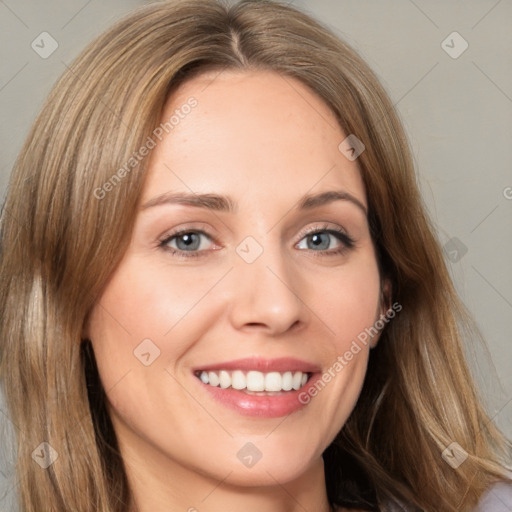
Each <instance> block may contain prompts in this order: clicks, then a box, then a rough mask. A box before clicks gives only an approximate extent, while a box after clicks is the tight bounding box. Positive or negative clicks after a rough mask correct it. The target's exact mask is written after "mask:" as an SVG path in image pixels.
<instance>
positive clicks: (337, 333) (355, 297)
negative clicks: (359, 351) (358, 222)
mask: <svg viewBox="0 0 512 512" xmlns="http://www.w3.org/2000/svg"><path fill="white" fill-rule="evenodd" d="M327 277H328V279H327V278H324V279H322V280H321V281H317V284H318V285H320V284H321V285H322V286H321V288H320V287H319V286H317V287H316V291H315V292H314V295H313V296H314V297H315V308H316V309H315V311H319V312H320V315H319V316H320V317H321V319H322V320H323V321H324V322H325V324H326V325H327V326H328V327H329V329H330V330H331V332H333V336H334V340H335V344H336V350H337V352H338V353H342V351H344V350H346V347H347V346H348V345H350V343H351V341H352V340H354V339H356V338H357V336H358V335H360V334H361V333H363V332H365V329H366V328H369V327H371V326H372V325H373V324H374V322H375V320H376V318H377V316H378V313H379V299H380V276H379V271H378V266H377V262H376V260H375V257H374V256H373V251H368V252H367V253H364V254H363V255H361V256H360V257H359V258H358V259H357V260H356V259H354V261H353V262H351V263H350V264H347V265H346V266H343V267H340V268H339V269H338V270H337V271H336V272H333V273H331V274H329V275H328V276H327ZM313 289H315V288H313Z"/></svg>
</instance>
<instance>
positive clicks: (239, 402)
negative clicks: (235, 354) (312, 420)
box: [194, 373, 321, 418]
mask: <svg viewBox="0 0 512 512" xmlns="http://www.w3.org/2000/svg"><path fill="white" fill-rule="evenodd" d="M319 378H321V374H320V373H313V374H312V375H311V377H310V378H309V380H308V381H307V382H306V384H305V385H304V386H303V387H302V388H300V389H299V390H292V391H282V392H281V394H279V395H278V394H275V395H249V394H248V393H245V392H244V391H239V390H237V389H233V388H225V389H223V388H220V387H218V386H210V385H209V384H205V383H204V382H202V381H201V380H200V379H198V378H197V377H196V376H194V379H196V380H197V382H198V383H199V384H200V385H201V386H202V387H203V388H204V390H205V391H207V392H208V393H210V395H211V396H212V397H213V398H214V399H215V400H217V401H218V402H220V403H221V404H223V405H225V406H226V407H229V408H231V409H234V410H235V411H237V412H239V413H240V414H243V415H245V416H256V417H260V418H279V417H281V416H288V415H289V414H292V413H293V412H296V411H298V410H300V409H302V408H304V407H305V406H306V405H307V404H308V403H309V400H310V399H311V397H310V396H309V395H308V397H307V398H308V399H309V400H308V402H307V403H302V402H301V401H300V400H299V396H304V393H306V394H307V390H308V389H309V387H310V386H311V385H312V384H314V382H315V381H316V380H317V379H319Z"/></svg>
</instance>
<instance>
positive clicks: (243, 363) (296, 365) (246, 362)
mask: <svg viewBox="0 0 512 512" xmlns="http://www.w3.org/2000/svg"><path fill="white" fill-rule="evenodd" d="M216 370H244V371H251V370H255V371H259V372H262V373H268V372H280V373H284V372H288V371H291V372H303V373H316V372H319V371H320V367H319V366H317V365H316V364H313V363H309V362H307V361H302V360H300V359H296V358H294V357H279V358H276V359H264V358H261V357H247V358H244V359H235V360H232V361H224V362H221V363H214V364H206V365H203V366H198V367H197V368H195V369H194V370H193V371H194V372H198V371H216Z"/></svg>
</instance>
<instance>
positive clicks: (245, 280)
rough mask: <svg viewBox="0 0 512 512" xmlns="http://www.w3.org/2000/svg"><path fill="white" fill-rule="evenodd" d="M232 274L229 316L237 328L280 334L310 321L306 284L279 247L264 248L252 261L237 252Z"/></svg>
mask: <svg viewBox="0 0 512 512" xmlns="http://www.w3.org/2000/svg"><path fill="white" fill-rule="evenodd" d="M231 274H232V275H231V281H230V282H231V286H232V290H231V293H230V299H231V304H230V307H229V311H230V315H229V316H230V321H231V323H232V325H233V326H234V328H236V329H238V330H245V331H251V330H260V331H264V332H265V334H267V335H269V336H277V335H279V334H283V333H286V332H287V331H292V330H294V331H295V330H298V329H300V328H303V327H304V325H305V324H306V323H307V322H308V318H309V310H308V308H307V305H306V304H307V290H306V289H305V286H306V285H305V283H304V285H303V284H302V282H301V278H300V274H299V271H298V269H297V268H296V267H295V266H294V265H292V264H291V262H290V261H286V255H284V254H283V253H282V250H281V249H280V248H277V249H269V248H264V249H263V252H262V254H261V255H260V256H259V257H258V258H257V259H256V260H255V261H253V262H252V263H249V262H247V261H245V260H244V259H243V258H242V257H239V256H238V255H236V256H235V268H234V269H233V272H232V273H231Z"/></svg>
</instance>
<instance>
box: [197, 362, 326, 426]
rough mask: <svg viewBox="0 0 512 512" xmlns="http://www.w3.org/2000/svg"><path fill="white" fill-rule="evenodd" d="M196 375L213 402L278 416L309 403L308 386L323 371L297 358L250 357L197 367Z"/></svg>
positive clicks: (242, 411)
mask: <svg viewBox="0 0 512 512" xmlns="http://www.w3.org/2000/svg"><path fill="white" fill-rule="evenodd" d="M193 376H194V379H195V380H196V382H197V383H198V385H199V386H200V388H201V389H202V390H203V393H206V395H205V396H206V397H209V399H213V402H214V403H217V404H220V405H221V406H224V407H228V408H230V409H231V410H235V411H236V412H237V413H239V414H241V415H244V416H252V417H259V418H277V417H282V416H286V415H289V414H291V413H295V412H298V411H300V410H302V409H303V408H304V407H306V406H307V404H308V403H309V402H310V400H309V399H308V400H305V399H304V396H303V395H307V393H306V391H305V388H306V387H309V386H310V385H314V383H315V381H316V380H317V379H320V378H321V376H322V373H321V370H320V367H319V366H317V365H314V364H311V363H308V362H305V361H300V360H298V359H295V358H280V359H271V360H270V359H261V358H248V359H238V360H236V361H228V362H223V363H218V364H215V365H209V366H203V367H197V368H195V369H194V370H193Z"/></svg>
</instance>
